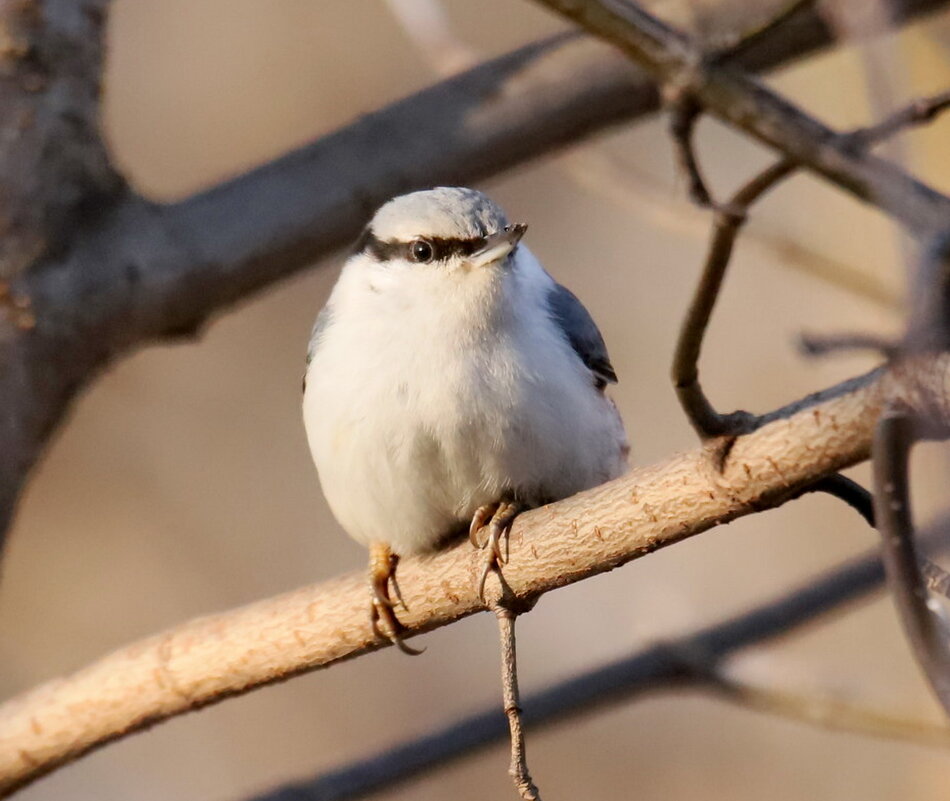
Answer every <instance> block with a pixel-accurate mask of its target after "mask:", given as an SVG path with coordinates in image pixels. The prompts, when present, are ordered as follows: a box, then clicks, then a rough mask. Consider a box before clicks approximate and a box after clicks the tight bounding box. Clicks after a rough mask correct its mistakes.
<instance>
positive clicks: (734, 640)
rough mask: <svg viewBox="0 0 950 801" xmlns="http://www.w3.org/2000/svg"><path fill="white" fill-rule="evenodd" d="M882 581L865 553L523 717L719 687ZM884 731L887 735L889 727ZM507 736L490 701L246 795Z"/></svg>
mask: <svg viewBox="0 0 950 801" xmlns="http://www.w3.org/2000/svg"><path fill="white" fill-rule="evenodd" d="M948 523H950V521H948V520H946V519H944V520H943V521H942V522H941V524H940V525H937V526H935V530H934V532H933V533H934V535H935V536H928V537H926V538H925V539H926V541H927V542H928V544H944V543H946V540H947V536H948V535H947V532H948V531H950V525H947V524H948ZM883 587H884V567H883V565H882V564H881V558H880V555H879V554H878V552H877V551H876V550H875V551H871V552H869V553H866V554H864V555H863V556H860V557H856V558H854V559H851V560H848V561H847V562H845V563H843V564H841V565H838V566H837V567H834V568H832V569H830V570H828V571H827V572H825V573H824V574H822V575H820V576H817V577H815V578H812V579H810V580H809V581H808V582H806V583H804V584H802V585H801V586H799V587H796V588H795V589H793V590H790V591H789V592H787V593H784V594H782V595H780V596H778V597H776V598H773V599H770V600H769V601H767V602H765V603H762V604H760V605H758V606H755V607H753V608H752V609H750V610H748V611H745V612H742V613H741V614H739V615H736V616H735V617H732V618H729V619H727V620H725V621H720V622H717V623H714V624H713V625H711V626H707V627H704V628H701V629H699V630H697V631H694V632H690V633H688V634H685V635H682V636H679V637H676V638H673V639H670V640H667V641H664V642H660V643H656V644H654V645H650V646H647V647H645V648H641V649H638V650H636V651H634V652H632V653H631V654H629V655H628V656H625V657H623V658H621V659H618V660H616V661H613V662H610V663H607V664H604V665H598V666H597V667H595V668H592V669H590V670H586V671H584V672H583V673H581V674H580V675H578V676H572V677H571V678H569V679H566V680H564V681H560V682H557V683H556V684H553V685H551V686H550V687H547V688H545V689H543V690H540V691H538V692H535V693H532V694H531V695H529V696H528V697H527V698H525V700H524V719H525V723H526V725H527V727H528V728H529V729H530V730H534V729H536V728H540V727H542V726H547V725H551V724H556V723H559V722H561V721H564V720H569V719H572V718H575V717H578V716H580V715H585V714H590V713H591V712H594V711H596V710H597V709H600V708H603V707H608V706H613V705H616V704H617V703H618V702H628V701H631V700H633V699H635V698H637V697H639V696H640V695H642V694H644V693H647V692H658V691H663V690H667V689H680V688H684V687H697V688H699V689H712V690H713V691H714V692H715V691H718V690H719V687H718V686H717V684H716V683H710V681H709V679H710V672H714V673H715V672H717V671H721V670H722V668H724V667H725V666H726V664H727V663H728V660H729V659H730V658H731V657H733V656H735V655H736V654H737V653H738V652H740V651H742V650H743V649H746V648H750V647H755V646H759V645H764V644H766V643H768V642H769V641H770V640H773V639H775V638H778V637H786V636H789V635H791V634H794V633H795V631H796V629H798V628H800V627H803V626H806V625H809V624H812V623H815V622H816V621H818V620H821V619H823V618H825V617H827V616H828V615H829V614H832V613H835V612H840V611H841V610H842V609H843V607H845V606H847V605H849V604H853V603H856V602H858V601H860V600H862V599H866V598H867V597H868V596H869V595H871V594H872V593H875V592H878V591H880V590H881V589H883ZM697 655H700V656H701V657H702V658H703V659H704V660H706V661H705V667H704V668H703V669H702V670H701V671H699V673H697V671H696V670H695V665H696V656H697ZM879 722H880V721H879ZM881 733H882V735H883V736H888V734H889V733H890V732H881ZM507 734H508V726H507V724H506V722H505V717H504V715H502V714H501V713H500V712H499V711H498V710H497V709H496V708H495V707H492V708H491V709H488V710H483V711H481V712H478V713H475V714H472V715H470V716H467V717H465V718H462V719H461V720H458V721H456V722H454V723H451V724H449V725H447V726H445V727H443V728H441V729H436V730H435V731H432V732H430V733H429V734H426V735H423V736H422V737H419V738H418V739H415V740H411V741H409V742H406V743H401V744H399V745H396V746H394V747H392V748H388V749H386V750H384V751H381V752H380V753H378V754H374V755H373V756H370V757H367V758H365V759H361V760H358V761H354V762H351V763H349V764H347V765H343V766H341V767H339V768H337V769H334V770H331V771H328V772H327V773H324V774H323V775H320V776H317V777H316V778H315V779H312V780H310V781H306V782H297V783H294V784H288V785H286V786H284V787H280V788H277V789H275V790H272V791H270V792H267V793H265V794H263V795H260V796H257V797H255V798H254V799H253V801H352V799H356V798H363V797H365V796H367V795H369V794H371V793H372V792H374V791H375V790H380V789H383V788H386V789H392V788H393V787H394V786H395V785H396V784H398V783H402V782H406V781H408V780H410V779H412V778H414V777H415V776H419V775H421V774H422V773H425V772H426V771H428V770H431V769H433V768H436V767H444V766H445V765H447V764H449V763H451V762H453V761H455V760H458V759H461V758H462V757H464V756H466V755H468V754H471V753H473V752H475V751H478V750H480V749H482V748H485V747H487V746H489V745H491V744H493V743H496V742H500V741H502V740H504V738H505V737H506V736H507ZM928 734H933V737H932V738H931V737H928V742H935V741H936V740H937V734H936V732H930V733H928ZM944 736H946V735H944Z"/></svg>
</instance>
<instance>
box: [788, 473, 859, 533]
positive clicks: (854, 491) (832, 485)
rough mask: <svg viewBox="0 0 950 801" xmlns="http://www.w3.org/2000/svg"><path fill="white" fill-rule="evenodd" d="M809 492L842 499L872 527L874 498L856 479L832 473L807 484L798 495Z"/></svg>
mask: <svg viewBox="0 0 950 801" xmlns="http://www.w3.org/2000/svg"><path fill="white" fill-rule="evenodd" d="M811 492H822V493H824V494H826V495H832V496H834V497H835V498H837V499H838V500H839V501H843V502H844V503H846V504H847V505H848V506H850V507H851V508H852V509H854V511H856V512H857V513H858V514H859V515H861V517H862V518H863V519H864V522H865V523H867V524H868V525H869V526H870V527H871V528H874V499H873V498H872V497H871V493H870V492H868V491H867V490H866V489H865V488H864V487H862V486H861V485H860V484H858V482H857V481H854V480H853V479H850V478H848V477H847V476H843V475H841V473H833V474H832V475H830V476H824V477H823V478H820V479H818V481H816V482H815V483H814V484H809V485H808V486H807V487H805V488H804V489H803V490H801V491H800V492H799V493H798V497H801V496H802V495H806V494H808V493H811Z"/></svg>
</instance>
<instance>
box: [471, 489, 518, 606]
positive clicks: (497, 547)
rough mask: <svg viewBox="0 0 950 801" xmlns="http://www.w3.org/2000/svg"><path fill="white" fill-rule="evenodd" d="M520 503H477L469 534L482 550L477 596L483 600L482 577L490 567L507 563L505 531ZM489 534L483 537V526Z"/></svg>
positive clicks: (486, 575)
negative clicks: (482, 556)
mask: <svg viewBox="0 0 950 801" xmlns="http://www.w3.org/2000/svg"><path fill="white" fill-rule="evenodd" d="M521 509H522V506H521V504H519V503H516V502H514V501H499V502H497V503H488V504H485V505H484V506H479V507H478V509H476V510H475V514H474V515H472V523H471V525H470V526H469V529H468V538H469V540H470V541H471V543H472V545H474V546H475V547H476V548H478V549H479V550H481V551H484V552H485V564H484V566H483V569H482V573H481V576H480V577H479V580H478V597H479V598H481V600H482V601H483V602H484V601H485V581H486V580H487V578H488V574H489V573H491V571H492V570H498V571H500V570H501V566H502V565H506V564H508V555H509V554H508V534H509V532H510V531H511V526H512V523H514V520H515V517H517V515H518V513H519V512H520V511H521ZM486 528H487V529H488V535H487V536H486V537H484V539H482V537H481V534H482V531H483V530H484V529H486Z"/></svg>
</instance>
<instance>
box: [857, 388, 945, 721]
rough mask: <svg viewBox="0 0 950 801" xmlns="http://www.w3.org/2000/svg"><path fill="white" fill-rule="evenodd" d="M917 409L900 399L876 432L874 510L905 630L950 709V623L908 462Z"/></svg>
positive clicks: (939, 696) (885, 563) (923, 666)
mask: <svg viewBox="0 0 950 801" xmlns="http://www.w3.org/2000/svg"><path fill="white" fill-rule="evenodd" d="M912 419H913V418H912V413H911V412H909V411H908V410H906V409H901V408H899V406H898V405H897V404H896V403H894V404H893V405H891V406H890V407H889V408H888V409H887V410H886V411H885V412H884V414H883V415H882V416H881V419H880V421H879V422H878V425H877V430H876V432H875V435H874V459H873V463H874V510H875V515H876V517H877V520H878V527H879V529H880V531H881V538H882V541H883V546H884V547H883V549H882V557H883V561H884V568H885V570H886V571H887V575H888V583H889V584H890V586H891V590H892V594H893V596H894V603H895V604H896V605H897V609H898V612H899V613H900V616H901V620H902V622H903V624H904V630H905V631H906V632H907V636H908V637H909V639H910V641H911V645H912V646H913V651H914V653H915V655H916V656H917V661H918V662H919V663H920V666H921V668H922V669H923V671H924V675H925V676H926V677H927V680H928V681H929V683H930V686H931V688H932V689H933V691H934V694H935V695H936V696H937V699H938V700H939V701H940V703H941V704H942V705H943V708H944V709H945V710H946V711H947V713H948V714H950V627H948V624H947V621H946V618H945V616H944V613H943V610H941V609H940V607H939V606H938V605H937V604H936V603H935V602H934V601H933V599H932V598H931V597H930V593H929V592H928V589H927V584H926V582H925V581H924V579H923V576H922V574H921V571H920V568H919V559H918V556H917V548H916V545H915V543H914V524H913V519H912V517H911V510H910V488H909V486H908V473H907V463H908V460H909V458H910V448H911V445H912V443H913V440H914V436H915V435H914V432H913V422H912Z"/></svg>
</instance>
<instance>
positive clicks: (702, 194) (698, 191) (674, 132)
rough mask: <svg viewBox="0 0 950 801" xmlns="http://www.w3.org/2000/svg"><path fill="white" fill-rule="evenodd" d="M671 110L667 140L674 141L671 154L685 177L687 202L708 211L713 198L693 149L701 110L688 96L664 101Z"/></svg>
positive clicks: (677, 96)
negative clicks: (674, 156)
mask: <svg viewBox="0 0 950 801" xmlns="http://www.w3.org/2000/svg"><path fill="white" fill-rule="evenodd" d="M667 105H668V106H669V109H670V138H671V139H672V140H673V151H674V153H675V154H676V163H677V164H678V165H679V168H680V172H681V173H682V174H683V175H685V176H686V181H687V186H688V190H687V192H688V194H689V198H690V200H692V201H693V203H695V204H696V205H697V206H699V207H700V208H709V207H710V206H712V205H713V200H712V197H711V196H710V194H709V189H708V188H707V186H706V181H705V180H704V179H703V175H702V172H701V171H700V169H699V159H697V157H696V152H695V148H694V145H693V133H694V131H695V130H696V123H697V122H699V117H700V114H701V113H702V108H701V107H700V106H699V104H698V103H697V102H696V101H695V100H693V98H692V97H690V96H689V95H688V94H682V93H676V96H675V97H670V98H668V99H667Z"/></svg>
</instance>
